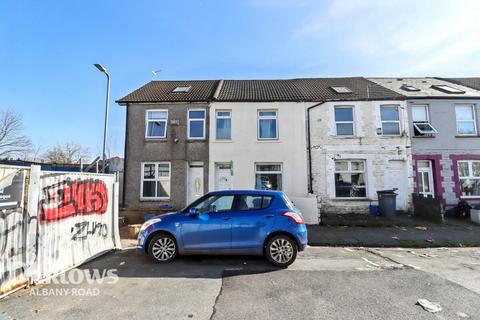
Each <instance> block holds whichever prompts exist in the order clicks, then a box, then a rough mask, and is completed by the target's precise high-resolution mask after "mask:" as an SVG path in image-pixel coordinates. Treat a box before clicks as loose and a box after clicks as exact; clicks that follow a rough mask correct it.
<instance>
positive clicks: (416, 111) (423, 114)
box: [412, 105, 437, 137]
mask: <svg viewBox="0 0 480 320" xmlns="http://www.w3.org/2000/svg"><path fill="white" fill-rule="evenodd" d="M412 119H413V132H414V135H415V136H416V137H421V136H424V135H427V134H435V133H437V130H436V129H435V128H434V127H433V126H432V125H431V124H430V119H429V115H428V105H415V106H412Z"/></svg>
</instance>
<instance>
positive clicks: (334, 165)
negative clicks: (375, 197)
mask: <svg viewBox="0 0 480 320" xmlns="http://www.w3.org/2000/svg"><path fill="white" fill-rule="evenodd" d="M336 162H347V163H348V167H347V170H346V171H345V170H337V166H336ZM352 162H363V171H358V170H355V171H353V170H352ZM336 173H350V174H352V173H363V179H364V180H365V187H362V189H365V197H337V190H336V188H337V186H336V183H337V182H336V181H335V174H336ZM333 194H334V197H335V199H342V200H358V199H368V183H367V160H366V159H335V160H334V161H333Z"/></svg>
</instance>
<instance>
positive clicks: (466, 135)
mask: <svg viewBox="0 0 480 320" xmlns="http://www.w3.org/2000/svg"><path fill="white" fill-rule="evenodd" d="M455 138H480V136H479V135H476V134H461V135H459V134H457V135H456V136H455Z"/></svg>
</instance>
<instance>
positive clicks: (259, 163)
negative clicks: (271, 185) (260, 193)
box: [253, 162, 283, 191]
mask: <svg viewBox="0 0 480 320" xmlns="http://www.w3.org/2000/svg"><path fill="white" fill-rule="evenodd" d="M254 165H255V175H254V178H255V179H254V182H253V189H254V190H259V189H255V187H256V185H257V174H279V175H280V176H281V177H282V187H281V188H280V190H277V191H283V163H282V162H255V163H254ZM259 165H260V166H262V165H263V166H280V171H259V170H257V166H259Z"/></svg>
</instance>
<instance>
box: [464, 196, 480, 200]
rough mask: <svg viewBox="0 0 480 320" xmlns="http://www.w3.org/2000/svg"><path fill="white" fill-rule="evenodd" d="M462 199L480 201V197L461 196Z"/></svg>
mask: <svg viewBox="0 0 480 320" xmlns="http://www.w3.org/2000/svg"><path fill="white" fill-rule="evenodd" d="M460 199H465V200H480V196H460Z"/></svg>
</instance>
